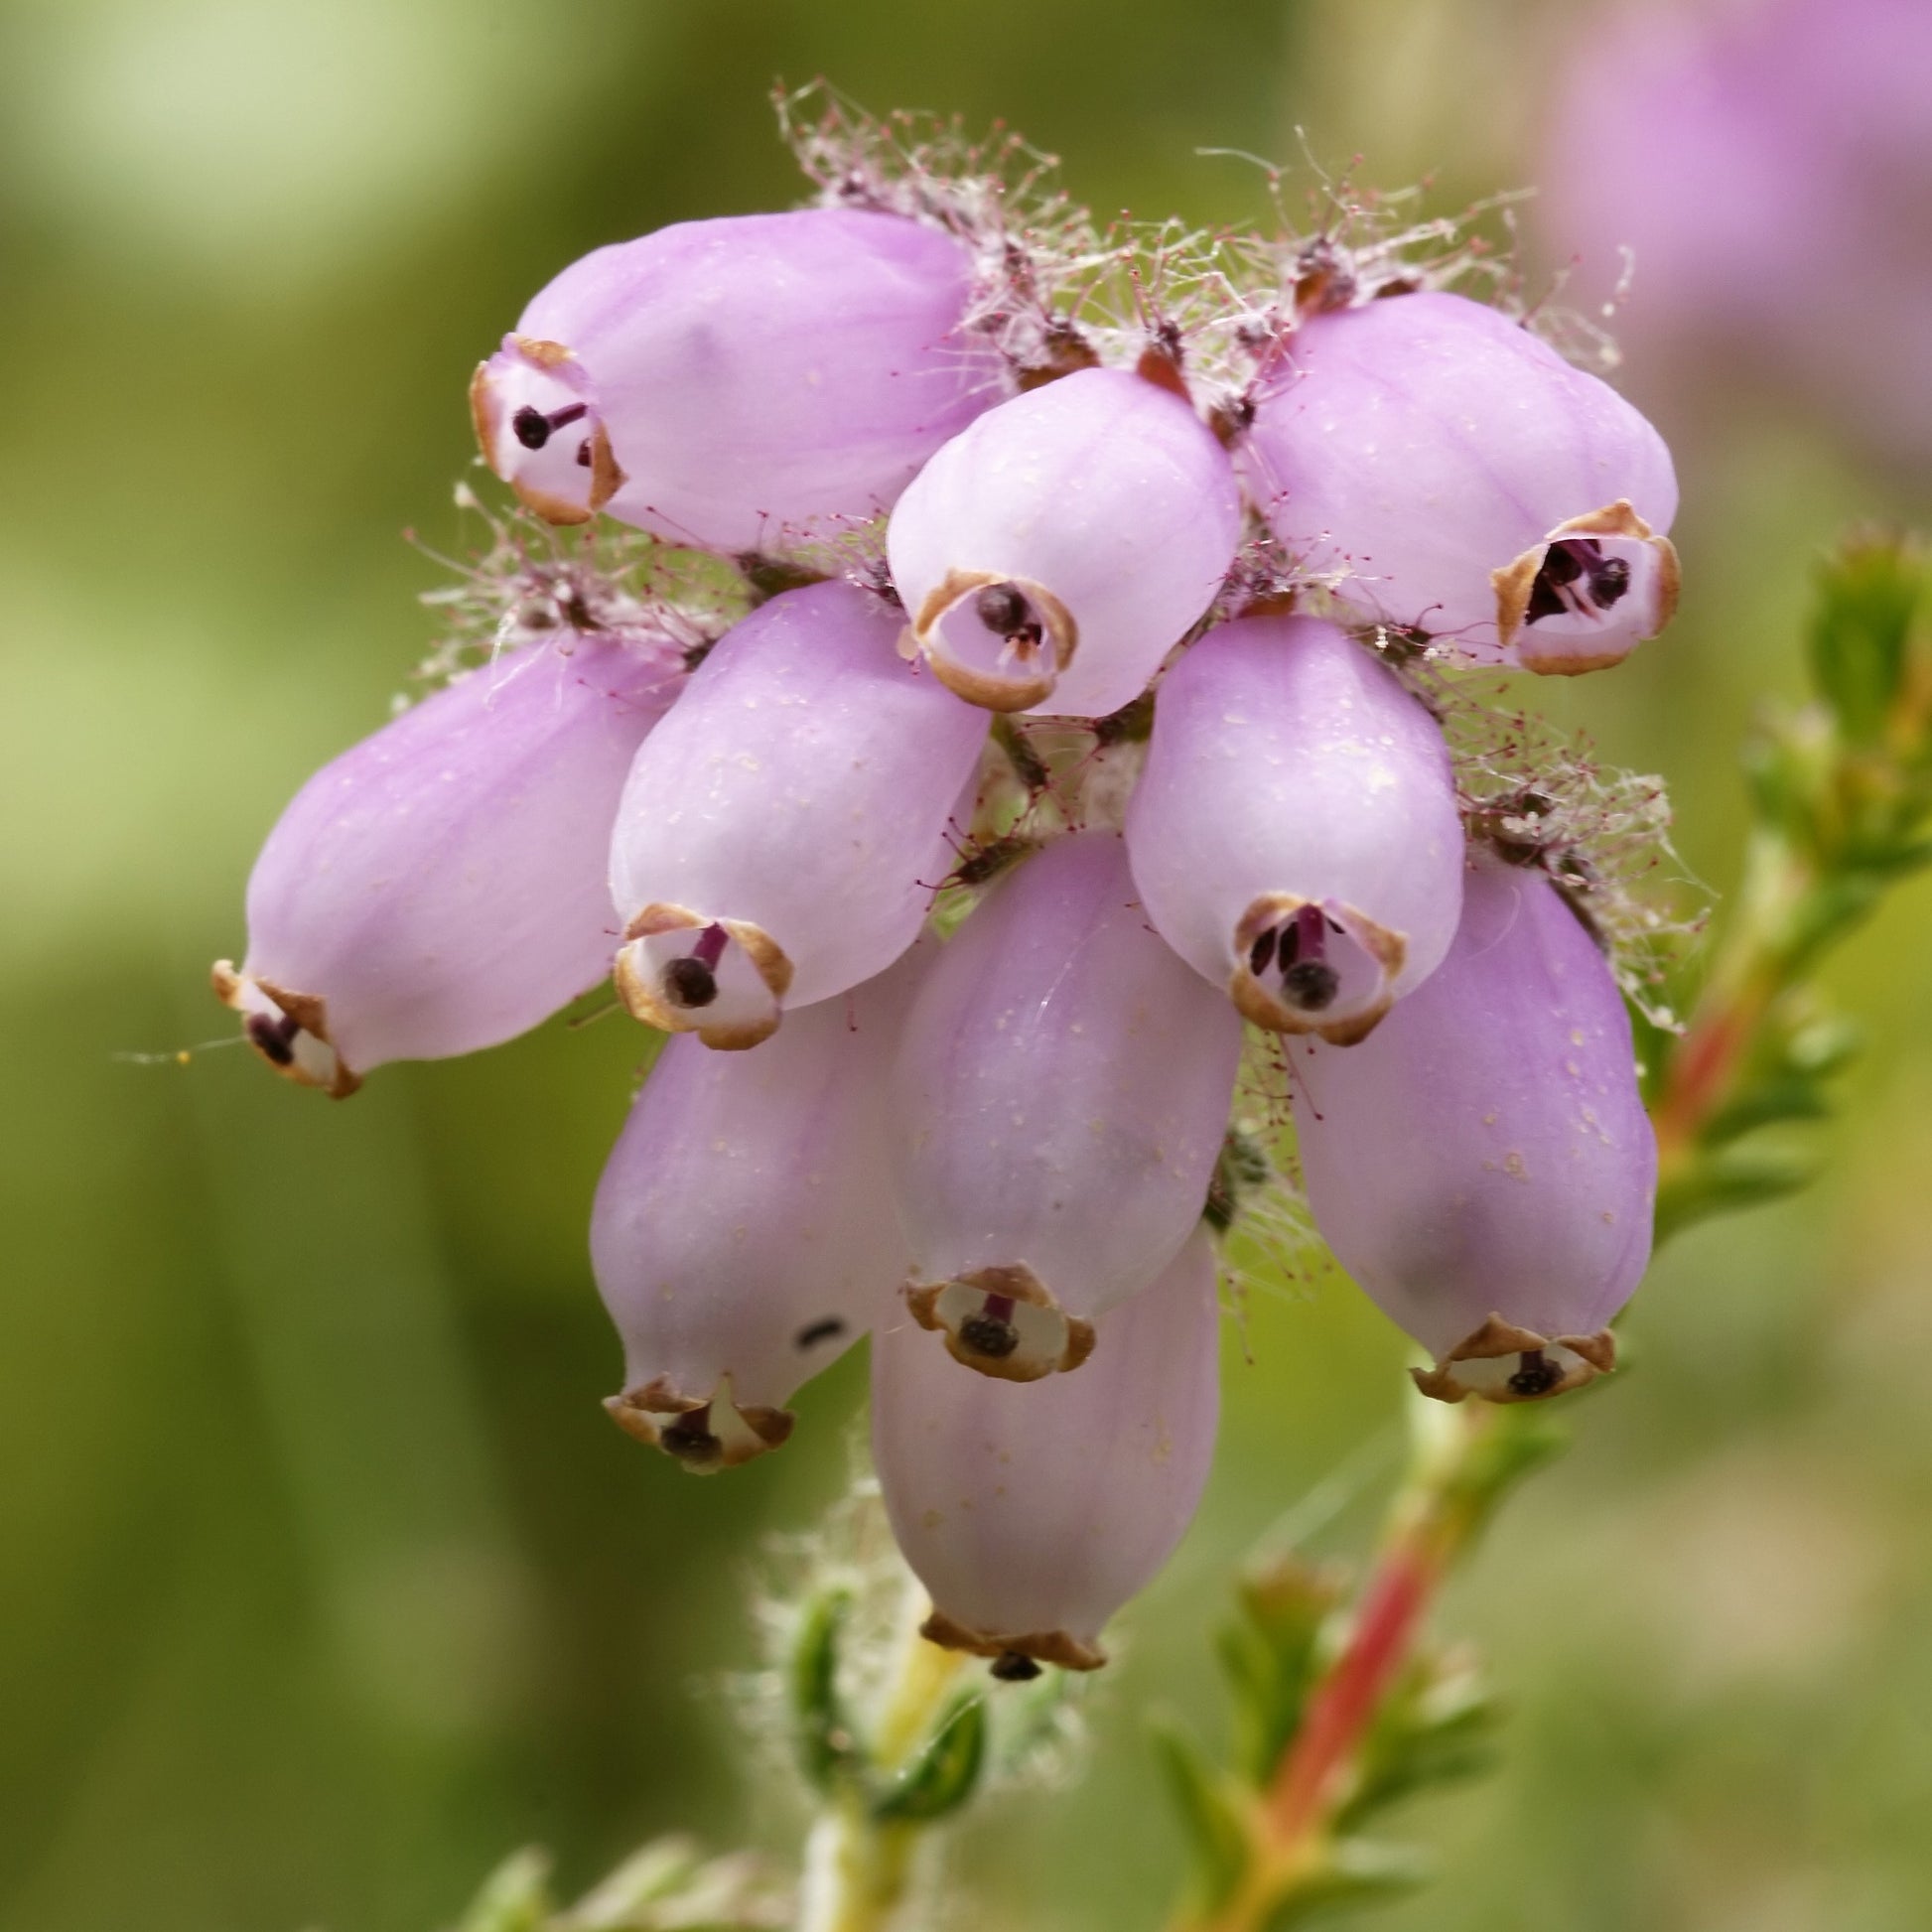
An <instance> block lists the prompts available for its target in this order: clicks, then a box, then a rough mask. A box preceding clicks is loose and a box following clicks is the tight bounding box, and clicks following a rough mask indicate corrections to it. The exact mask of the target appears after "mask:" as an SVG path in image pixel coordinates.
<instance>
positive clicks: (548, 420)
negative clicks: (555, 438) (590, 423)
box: [510, 402, 590, 450]
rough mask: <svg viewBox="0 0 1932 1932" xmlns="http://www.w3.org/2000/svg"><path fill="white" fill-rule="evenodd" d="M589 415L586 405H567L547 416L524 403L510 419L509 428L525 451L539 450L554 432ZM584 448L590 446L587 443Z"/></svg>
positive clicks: (578, 403) (579, 403) (575, 403)
mask: <svg viewBox="0 0 1932 1932" xmlns="http://www.w3.org/2000/svg"><path fill="white" fill-rule="evenodd" d="M589 414H590V405H589V404H588V403H581V402H573V403H569V404H566V405H565V407H564V408H562V409H553V410H552V411H551V412H550V414H549V415H547V416H546V415H545V414H544V413H543V411H542V410H540V409H532V408H531V407H530V406H529V405H528V404H527V403H526V404H524V406H523V407H522V408H521V409H519V410H518V411H517V412H516V414H515V415H514V416H512V417H511V418H510V428H511V429H513V430H514V431H515V432H516V440H517V441H518V442H519V443H521V444H522V445H523V447H524V448H525V449H526V450H540V449H542V448H543V446H544V445H545V444H546V443H548V442H549V441H550V438H551V436H552V434H553V433H554V432H555V431H557V430H560V429H564V428H567V427H568V426H569V425H570V424H572V423H574V422H577V421H578V420H579V419H580V418H582V417H585V416H588V415H589ZM584 447H585V449H586V450H588V449H589V448H590V445H589V444H588V443H587V444H586V445H585V446H584Z"/></svg>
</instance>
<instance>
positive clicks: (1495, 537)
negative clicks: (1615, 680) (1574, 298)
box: [1241, 293, 1677, 675]
mask: <svg viewBox="0 0 1932 1932" xmlns="http://www.w3.org/2000/svg"><path fill="white" fill-rule="evenodd" d="M1241 465H1242V473H1243V477H1244V480H1245V481H1246V483H1247V484H1248V487H1249V490H1250V492H1251V493H1252V495H1253V496H1254V499H1255V501H1256V503H1257V504H1258V505H1259V506H1260V508H1261V510H1262V513H1263V514H1264V515H1265V516H1266V517H1267V519H1268V522H1269V524H1270V527H1271V528H1272V529H1273V530H1274V532H1275V535H1276V536H1277V537H1278V538H1279V539H1280V541H1281V542H1282V543H1283V544H1285V545H1286V546H1287V547H1288V548H1289V549H1290V550H1292V551H1293V552H1294V553H1295V554H1296V556H1297V557H1298V559H1299V560H1300V561H1301V563H1302V565H1303V567H1304V568H1305V569H1307V570H1308V571H1310V572H1311V573H1317V574H1318V573H1322V572H1337V573H1345V574H1344V575H1343V576H1342V577H1341V581H1340V582H1339V583H1338V584H1337V586H1336V589H1337V592H1338V594H1339V595H1340V596H1341V597H1343V598H1345V599H1347V600H1348V601H1349V602H1350V603H1353V604H1355V605H1357V606H1359V607H1361V608H1362V609H1364V610H1365V611H1367V612H1369V613H1370V614H1371V615H1373V616H1375V617H1376V618H1378V619H1380V620H1381V621H1385V622H1388V623H1391V624H1396V625H1400V626H1402V627H1404V628H1411V629H1417V630H1420V631H1423V632H1425V633H1427V634H1428V635H1429V636H1431V637H1434V638H1436V639H1438V640H1440V641H1441V642H1442V643H1443V644H1445V645H1446V646H1448V647H1449V649H1450V650H1452V651H1453V652H1454V653H1455V654H1456V655H1458V656H1460V657H1462V658H1464V659H1466V660H1469V661H1471V662H1476V663H1506V664H1516V665H1520V666H1522V667H1523V668H1524V669H1526V670H1532V671H1544V672H1558V673H1563V674H1565V675H1568V674H1571V673H1574V672H1579V671H1593V670H1597V669H1600V668H1601V667H1602V666H1604V665H1607V664H1614V663H1617V662H1619V661H1620V660H1621V659H1623V658H1625V657H1627V656H1628V655H1629V654H1630V652H1631V651H1632V650H1634V649H1635V648H1636V646H1637V644H1638V643H1639V642H1640V641H1641V640H1642V639H1643V638H1645V637H1654V636H1655V635H1656V634H1657V632H1658V631H1659V630H1661V629H1662V628H1663V627H1664V625H1665V624H1666V623H1668V622H1669V621H1670V617H1671V613H1672V612H1673V611H1674V610H1675V609H1676V605H1677V553H1676V551H1675V550H1674V549H1672V547H1671V545H1670V542H1669V540H1668V539H1667V538H1666V537H1665V536H1664V535H1663V534H1662V533H1663V532H1664V531H1666V530H1668V529H1669V528H1670V523H1671V518H1672V517H1673V516H1674V515H1675V514H1676V512H1677V479H1676V476H1675V474H1674V472H1673V471H1672V468H1671V460H1670V452H1669V451H1668V450H1666V449H1665V447H1664V444H1663V441H1662V439H1661V438H1660V437H1659V436H1658V434H1657V432H1656V431H1655V430H1654V429H1652V428H1651V427H1650V425H1649V424H1648V423H1647V422H1645V421H1644V419H1643V418H1642V417H1641V416H1640V415H1638V413H1637V412H1636V411H1635V410H1634V409H1633V408H1631V406H1630V405H1629V404H1628V403H1627V402H1625V401H1624V400H1623V398H1622V397H1621V396H1619V395H1618V394H1617V393H1616V391H1615V390H1613V389H1611V388H1609V387H1608V386H1607V385H1606V384H1604V383H1602V382H1599V381H1598V380H1597V379H1596V378H1595V377H1594V376H1592V375H1587V374H1586V373H1585V372H1584V371H1583V370H1581V369H1577V368H1573V367H1572V366H1571V365H1570V364H1569V363H1568V362H1566V361H1565V360H1564V359H1563V357H1562V356H1560V355H1559V354H1558V353H1557V352H1556V350H1555V349H1553V348H1551V347H1550V346H1549V345H1547V344H1544V343H1542V342H1539V341H1538V340H1537V339H1536V338H1535V337H1534V336H1532V335H1531V334H1530V333H1529V331H1528V330H1526V329H1524V328H1522V327H1521V326H1520V325H1518V324H1517V323H1514V322H1512V321H1511V320H1510V319H1509V318H1508V317H1507V316H1505V315H1502V314H1499V313H1498V312H1497V311H1496V310H1494V309H1490V308H1486V307H1484V306H1483V305H1482V304H1481V303H1479V302H1470V301H1467V300H1465V299H1464V298H1463V297H1461V296H1456V295H1444V294H1435V293H1426V294H1420V295H1403V296H1395V297H1390V298H1388V299H1386V300H1383V301H1379V302H1371V303H1369V304H1368V305H1367V306H1366V307H1365V308H1359V309H1343V310H1338V311H1336V312H1335V313H1333V314H1331V315H1323V316H1316V317H1315V318H1313V319H1312V320H1311V321H1310V322H1308V323H1306V324H1304V325H1303V327H1302V328H1301V329H1300V330H1298V331H1297V332H1296V334H1295V337H1294V338H1293V340H1292V341H1291V342H1290V344H1289V345H1287V347H1286V348H1285V349H1284V351H1283V354H1282V359H1281V363H1280V365H1279V367H1278V369H1277V370H1276V371H1275V374H1274V377H1273V380H1272V383H1271V385H1270V386H1269V387H1268V388H1266V389H1265V391H1264V393H1263V394H1262V395H1261V397H1260V398H1259V401H1258V405H1257V409H1256V414H1255V419H1254V425H1253V428H1252V430H1251V431H1250V433H1249V436H1248V438H1247V441H1246V444H1245V445H1244V447H1243V449H1242V452H1241Z"/></svg>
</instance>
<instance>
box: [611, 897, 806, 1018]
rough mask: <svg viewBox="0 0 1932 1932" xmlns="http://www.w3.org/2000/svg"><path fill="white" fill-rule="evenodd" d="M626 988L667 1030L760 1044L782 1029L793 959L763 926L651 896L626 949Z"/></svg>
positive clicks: (630, 1001)
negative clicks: (653, 901)
mask: <svg viewBox="0 0 1932 1932" xmlns="http://www.w3.org/2000/svg"><path fill="white" fill-rule="evenodd" d="M616 979H617V987H618V993H619V996H620V997H621V999H622V1001H623V1003H624V1005H625V1006H626V1007H627V1008H628V1009H629V1011H630V1013H631V1015H632V1017H633V1018H635V1019H638V1020H641V1021H642V1022H643V1023H644V1025H645V1026H647V1027H655V1028H657V1029H658V1030H659V1031H660V1032H661V1033H667V1034H696V1035H698V1037H699V1038H700V1039H701V1040H703V1041H704V1043H705V1044H706V1045H707V1046H716V1047H721V1048H724V1049H727V1050H731V1049H735V1048H742V1047H748V1046H756V1045H757V1044H758V1043H759V1041H760V1040H763V1039H769V1038H770V1037H771V1035H773V1034H774V1033H776V1032H777V1031H778V1023H779V1022H780V1020H781V1019H782V1018H783V1017H784V996H785V994H786V992H787V991H788V990H789V989H790V986H791V961H790V960H789V959H787V958H786V957H785V954H784V951H783V949H782V948H781V947H780V946H779V945H778V944H777V943H776V941H774V940H773V939H772V938H771V937H770V936H769V934H767V933H766V932H765V931H764V930H763V929H762V928H761V927H759V926H756V925H752V924H750V923H748V922H747V921H745V920H743V919H713V918H707V917H706V916H705V915H704V914H703V913H700V912H693V911H692V910H691V909H690V908H689V907H688V906H683V905H665V904H651V905H647V906H645V907H644V909H643V910H642V911H641V912H639V913H638V914H637V916H636V917H635V918H634V919H632V920H631V922H630V924H629V926H628V928H627V929H626V931H625V933H624V944H623V946H622V947H621V950H620V951H619V953H618V959H617V971H616Z"/></svg>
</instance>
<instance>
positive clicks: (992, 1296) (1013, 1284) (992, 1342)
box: [905, 1263, 1094, 1382]
mask: <svg viewBox="0 0 1932 1932" xmlns="http://www.w3.org/2000/svg"><path fill="white" fill-rule="evenodd" d="M905 1304H906V1307H907V1308H908V1309H910V1310H911V1311H912V1318H913V1320H915V1321H916V1322H917V1323H918V1324H919V1326H920V1327H922V1328H930V1329H933V1330H934V1331H935V1332H937V1333H939V1334H942V1335H944V1337H945V1341H946V1352H947V1353H948V1354H950V1355H951V1356H952V1358H953V1360H954V1361H956V1362H963V1363H965V1365H966V1366H967V1367H968V1368H972V1369H977V1370H978V1371H979V1372H980V1373H981V1374H982V1375H991V1376H995V1377H997V1378H998V1379H999V1380H1001V1381H1003V1382H1037V1381H1038V1380H1040V1378H1041V1377H1042V1376H1047V1375H1054V1374H1060V1373H1064V1372H1065V1371H1066V1370H1068V1369H1075V1368H1078V1367H1079V1366H1080V1364H1081V1363H1082V1362H1084V1361H1085V1360H1086V1359H1087V1357H1088V1356H1089V1355H1090V1354H1092V1353H1093V1341H1094V1333H1093V1324H1092V1323H1091V1322H1090V1321H1083V1320H1082V1319H1081V1318H1080V1317H1079V1316H1078V1315H1070V1314H1068V1313H1067V1312H1066V1311H1064V1310H1063V1309H1061V1307H1060V1306H1059V1304H1058V1303H1057V1302H1055V1301H1054V1300H1053V1298H1052V1296H1051V1294H1049V1293H1048V1291H1047V1289H1046V1287H1045V1285H1044V1284H1043V1283H1042V1282H1041V1281H1040V1279H1039V1277H1038V1276H1037V1275H1035V1273H1034V1272H1033V1270H1032V1269H1031V1268H1029V1267H1027V1266H1026V1265H1025V1264H1024V1263H1020V1264H1016V1265H1014V1266H1011V1267H1005V1268H977V1269H974V1270H972V1271H971V1272H970V1273H968V1274H964V1275H958V1276H955V1277H953V1279H951V1280H950V1281H943V1282H914V1283H911V1284H909V1285H908V1286H907V1288H906V1290H905Z"/></svg>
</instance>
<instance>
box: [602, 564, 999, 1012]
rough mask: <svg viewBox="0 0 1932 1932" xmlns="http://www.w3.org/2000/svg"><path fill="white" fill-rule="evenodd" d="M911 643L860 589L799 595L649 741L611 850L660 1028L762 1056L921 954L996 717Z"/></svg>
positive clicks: (694, 680) (708, 668) (637, 964)
mask: <svg viewBox="0 0 1932 1932" xmlns="http://www.w3.org/2000/svg"><path fill="white" fill-rule="evenodd" d="M898 629H899V626H898V622H897V619H896V617H895V616H894V615H893V614H892V613H891V612H890V611H889V610H888V609H887V607H886V606H885V605H883V604H881V603H880V602H878V601H877V600H876V599H874V598H872V597H869V596H868V595H867V594H866V593H865V592H863V591H859V590H855V589H854V588H853V587H852V586H851V585H850V584H846V583H837V582H835V583H828V584H814V585H812V586H810V587H809V588H807V589H805V590H799V591H788V592H786V593H785V594H784V595H783V596H782V597H776V598H773V599H772V600H771V602H770V603H769V604H766V605H764V606H763V607H762V608H761V609H759V610H758V611H756V612H754V613H753V614H752V616H751V617H749V618H747V619H746V620H745V621H743V622H742V623H739V624H737V625H735V626H734V627H733V628H732V629H731V630H730V631H729V632H727V633H726V635H725V636H724V638H723V639H722V640H721V641H720V642H719V643H718V644H716V645H715V646H714V647H713V649H712V651H711V653H710V655H709V656H708V657H706V659H705V660H704V662H703V663H702V664H701V665H700V666H699V667H698V669H697V670H696V671H694V672H693V673H692V675H691V681H690V683H689V685H688V686H687V687H686V690H685V692H684V695H683V698H682V699H681V700H680V701H679V703H678V706H677V709H676V710H675V711H674V712H672V714H671V715H670V716H669V717H668V718H667V719H666V720H665V721H664V724H663V726H662V727H661V728H660V730H659V731H657V732H653V733H652V734H651V739H650V742H649V743H648V744H647V745H646V746H645V747H644V748H643V754H642V755H640V756H639V757H638V759H637V760H636V762H635V764H633V765H632V767H631V771H630V776H629V779H628V781H627V782H626V784H625V786H624V789H623V801H622V803H621V806H620V807H619V810H618V814H617V829H616V831H615V833H614V835H613V837H612V842H611V891H612V894H613V896H614V897H615V898H616V900H617V906H618V912H619V915H620V917H621V919H622V920H624V921H626V922H627V923H626V924H625V927H624V939H625V942H626V943H625V944H624V946H623V949H622V951H621V953H620V954H619V957H618V968H617V976H618V990H619V992H620V993H621V994H622V996H623V999H624V1002H625V1004H626V1005H627V1006H628V1007H629V1009H630V1011H631V1012H632V1013H633V1014H635V1015H636V1017H637V1018H638V1019H639V1020H641V1021H643V1022H645V1024H646V1025H648V1026H652V1027H660V1028H663V1029H664V1030H665V1031H666V1032H670V1033H696V1034H697V1035H699V1037H700V1038H702V1039H703V1040H704V1042H705V1044H706V1045H708V1046H724V1047H742V1046H754V1045H756V1044H757V1043H758V1042H759V1040H761V1039H764V1038H767V1037H768V1036H769V1035H771V1034H772V1033H773V1032H774V1031H775V1030H776V1028H777V1026H778V1021H779V1018H780V1015H781V1013H782V1012H783V1011H784V1010H785V1009H787V1008H792V1007H804V1006H810V1005H812V1004H813V1002H815V1001H818V1000H826V999H830V998H831V997H832V995H834V994H835V993H843V992H844V991H845V990H846V989H847V988H848V987H852V986H857V985H858V984H859V983H860V982H861V981H862V980H867V979H870V978H872V976H873V975H874V974H875V973H879V972H883V971H884V970H885V968H886V967H888V966H890V965H891V964H892V963H893V961H894V960H895V959H897V957H898V955H899V954H900V953H902V952H903V951H904V950H905V948H906V947H907V946H909V945H910V944H911V943H912V941H913V939H914V937H915V936H916V935H917V933H918V930H919V926H920V924H921V922H922V921H923V920H924V918H925V914H926V908H927V906H928V905H929V904H930V903H931V899H932V893H933V889H934V887H936V886H937V884H938V883H939V881H940V880H941V879H943V878H944V877H945V875H946V874H947V873H948V872H950V871H951V869H952V865H953V860H952V856H951V851H950V848H949V847H948V846H947V844H946V826H947V821H948V819H949V817H950V816H951V814H952V813H953V811H954V810H955V808H957V807H958V806H959V803H960V797H961V793H962V791H963V790H965V789H966V788H968V787H970V786H972V785H973V784H974V782H975V779H976V775H977V771H978V766H979V755H980V748H981V746H982V744H983V743H984V741H985V738H986V717H985V714H984V713H983V712H979V711H975V710H974V709H973V708H972V707H971V706H970V705H964V704H961V703H960V701H959V700H958V699H957V698H955V697H954V696H953V695H952V693H951V692H949V691H947V690H945V689H944V688H943V687H942V686H940V685H939V684H938V683H937V682H936V681H935V680H934V679H933V678H932V677H930V676H928V675H926V674H925V673H924V672H923V671H922V670H921V669H920V667H918V666H916V665H911V664H907V663H906V662H905V661H904V660H903V659H902V658H901V657H900V656H899V654H898V651H897V647H896V646H897V636H898ZM967 804H968V807H969V808H970V804H971V800H970V798H968V800H967Z"/></svg>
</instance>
